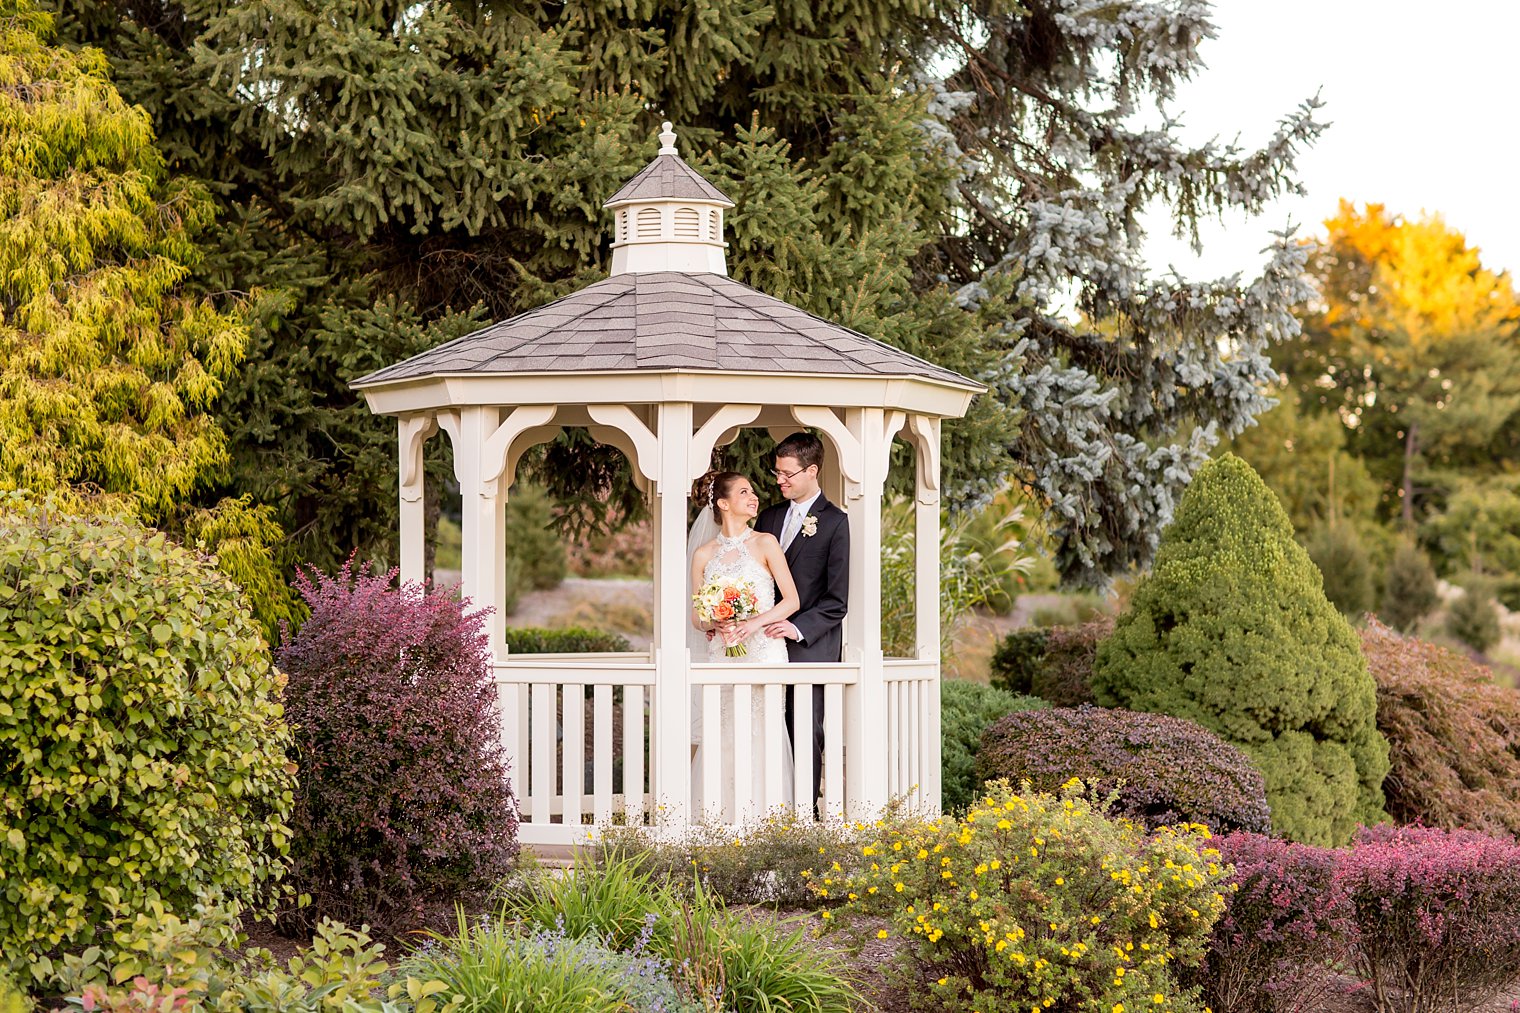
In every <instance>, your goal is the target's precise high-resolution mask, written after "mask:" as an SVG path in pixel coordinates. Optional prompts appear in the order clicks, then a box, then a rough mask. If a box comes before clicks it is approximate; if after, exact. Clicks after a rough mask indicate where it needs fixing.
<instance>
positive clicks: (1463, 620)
mask: <svg viewBox="0 0 1520 1013" xmlns="http://www.w3.org/2000/svg"><path fill="white" fill-rule="evenodd" d="M1446 632H1447V633H1450V634H1451V635H1452V636H1453V637H1455V638H1456V639H1458V640H1460V641H1461V642H1462V643H1464V644H1466V645H1467V646H1468V647H1471V648H1472V649H1473V650H1475V651H1477V652H1478V653H1479V654H1483V653H1485V652H1486V651H1488V649H1489V648H1491V647H1493V646H1494V645H1495V644H1497V643H1498V642H1499V639H1500V638H1501V637H1502V636H1503V635H1504V632H1503V630H1501V629H1500V628H1499V609H1498V607H1497V606H1496V605H1495V603H1494V589H1493V587H1492V586H1491V585H1490V584H1489V582H1488V581H1487V580H1485V579H1483V578H1482V577H1481V576H1476V575H1475V576H1473V577H1470V578H1468V582H1467V586H1466V587H1465V588H1463V589H1462V594H1461V596H1460V597H1459V598H1457V600H1456V601H1454V602H1452V603H1451V608H1450V609H1449V610H1447V613H1446Z"/></svg>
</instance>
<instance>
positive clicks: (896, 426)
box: [876, 411, 908, 478]
mask: <svg viewBox="0 0 1520 1013" xmlns="http://www.w3.org/2000/svg"><path fill="white" fill-rule="evenodd" d="M907 417H908V413H907V412H903V411H889V412H887V424H886V427H885V428H883V429H882V431H881V432H882V441H881V448H880V453H881V457H880V458H878V459H877V461H876V464H877V467H878V468H880V469H881V470H880V471H878V472H877V474H879V475H881V476H882V477H883V478H885V477H886V475H887V472H889V471H891V470H892V440H893V439H894V438H895V437H896V436H897V433H898V431H899V430H901V429H902V427H903V420H904V419H906V418H907Z"/></svg>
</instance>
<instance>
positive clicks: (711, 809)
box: [687, 471, 800, 823]
mask: <svg viewBox="0 0 1520 1013" xmlns="http://www.w3.org/2000/svg"><path fill="white" fill-rule="evenodd" d="M696 495H697V502H699V503H706V504H707V505H708V506H707V508H706V509H704V510H703V511H702V515H701V516H699V517H698V518H697V521H696V523H695V524H693V525H692V529H691V535H690V537H689V538H688V541H687V545H688V549H689V551H690V553H691V585H690V586H691V590H692V591H693V592H695V591H696V590H697V589H698V588H700V587H702V586H704V585H706V584H708V583H711V582H712V581H715V580H719V579H722V578H737V579H742V580H746V581H748V582H749V583H750V584H751V585H752V586H753V587H754V588H755V592H756V594H757V595H758V596H759V598H760V602H759V606H758V607H759V614H757V615H756V616H755V617H754V618H752V619H746V620H744V621H743V622H732V621H729V622H724V623H718V624H708V623H704V622H703V621H702V619H701V618H700V617H699V616H698V615H697V612H696V609H695V608H693V609H692V616H691V622H692V627H693V636H692V638H691V639H690V640H689V641H688V643H690V644H691V645H692V647H693V650H692V656H693V658H697V657H701V656H702V654H703V652H704V651H705V655H706V660H708V661H710V662H722V663H730V664H731V663H739V664H745V663H748V664H782V665H784V664H786V662H787V652H786V641H785V640H781V639H778V638H774V637H768V636H766V635H765V627H766V624H767V623H773V622H776V621H777V620H780V619H787V618H790V617H791V615H792V614H793V613H794V612H796V611H797V607H798V604H799V601H800V599H799V598H798V596H797V586H796V584H795V583H793V581H792V571H791V570H790V569H789V568H788V567H787V565H786V556H785V555H784V554H783V553H782V551H781V543H780V542H778V541H777V540H776V537H775V536H774V535H768V534H764V533H762V532H759V531H755V530H753V529H752V528H750V523H751V522H752V521H754V519H755V515H756V514H758V513H759V512H760V497H759V496H757V495H756V494H755V490H754V487H753V486H752V485H750V481H749V479H747V478H745V477H744V476H743V475H740V474H738V473H737V472H732V471H724V472H709V473H708V474H706V475H703V476H702V478H701V479H699V480H698V483H697V493H696ZM778 591H779V592H780V593H779V595H778V594H777V592H778ZM778 599H779V600H778ZM735 644H743V645H744V648H745V651H746V653H745V654H743V655H741V656H739V657H738V658H731V657H728V656H726V655H725V654H724V648H725V647H730V646H733V645H735ZM721 692H722V709H721V710H722V729H721V731H720V739H719V742H718V746H719V748H721V749H722V751H723V762H722V775H721V778H720V784H721V785H722V786H723V787H722V792H721V794H722V799H721V801H720V800H716V799H715V800H711V802H708V801H707V800H704V799H703V798H702V755H703V754H702V749H703V736H702V733H703V729H702V708H701V706H700V704H699V699H700V690H697V691H694V693H693V700H692V743H693V745H694V746H695V747H696V752H695V753H694V754H693V756H692V794H693V801H694V803H695V810H696V811H697V812H698V813H704V810H706V813H705V814H706V815H708V816H713V817H721V818H722V819H723V820H724V821H725V822H729V823H734V822H740V820H741V819H742V817H743V815H745V814H743V813H741V812H740V811H739V810H738V808H736V806H735V800H734V797H733V795H734V783H733V782H734V757H733V746H732V743H733V742H734V736H735V733H736V732H735V724H736V722H735V720H734V697H733V690H732V688H730V687H727V686H725V687H723V689H722V691H721ZM750 701H751V703H750V713H749V714H748V715H745V719H744V720H742V721H740V722H738V734H748V735H749V736H750V742H751V746H750V757H751V766H750V769H751V772H752V774H751V782H752V783H751V784H750V786H749V789H750V795H749V798H750V799H751V800H753V801H756V802H758V801H759V800H763V799H764V798H765V797H766V794H765V762H764V757H765V748H766V738H765V722H764V710H763V704H764V693H763V690H762V688H761V687H755V690H754V692H753V693H752V694H751V696H750ZM775 725H776V730H777V733H778V735H777V737H778V738H779V739H780V743H781V746H782V773H781V780H782V784H781V799H782V800H783V801H784V802H786V803H787V804H788V805H790V803H791V801H792V747H791V743H790V741H789V740H788V738H787V735H786V732H785V730H784V729H783V728H782V727H781V722H780V720H779V716H778V720H777V721H776V722H775ZM773 797H774V795H773ZM719 807H721V810H720V808H719Z"/></svg>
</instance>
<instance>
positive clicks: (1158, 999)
mask: <svg viewBox="0 0 1520 1013" xmlns="http://www.w3.org/2000/svg"><path fill="white" fill-rule="evenodd" d="M1151 1002H1153V1003H1155V1004H1156V1005H1157V1006H1160V1005H1161V1004H1162V1003H1164V1002H1166V996H1164V995H1162V994H1161V993H1160V992H1157V993H1156V994H1155V995H1153V996H1151Z"/></svg>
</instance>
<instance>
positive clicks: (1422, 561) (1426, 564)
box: [1378, 539, 1441, 633]
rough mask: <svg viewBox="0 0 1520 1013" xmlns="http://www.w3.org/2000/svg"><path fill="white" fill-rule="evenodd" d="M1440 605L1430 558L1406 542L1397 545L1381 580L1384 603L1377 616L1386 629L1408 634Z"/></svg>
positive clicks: (1412, 544) (1415, 546)
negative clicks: (1385, 573) (1386, 626)
mask: <svg viewBox="0 0 1520 1013" xmlns="http://www.w3.org/2000/svg"><path fill="white" fill-rule="evenodd" d="M1440 602H1441V597H1440V595H1439V594H1438V593H1437V592H1436V571H1435V568H1434V567H1432V566H1431V565H1430V557H1429V556H1427V555H1425V553H1424V552H1422V551H1421V550H1420V547H1419V546H1417V545H1415V544H1414V543H1413V542H1411V541H1409V540H1407V539H1406V540H1404V541H1402V542H1400V543H1399V547H1398V549H1397V550H1395V551H1394V554H1393V557H1392V558H1391V559H1390V560H1389V561H1388V573H1387V576H1386V577H1384V579H1383V604H1382V607H1381V608H1379V609H1378V616H1379V618H1381V619H1382V620H1383V621H1384V622H1386V623H1387V624H1388V625H1389V626H1392V627H1393V628H1394V629H1396V630H1398V631H1400V632H1401V633H1409V632H1411V631H1413V630H1414V628H1415V626H1417V625H1418V624H1419V622H1420V620H1421V619H1424V618H1425V617H1426V616H1428V615H1429V614H1430V612H1431V610H1432V609H1434V608H1435V607H1436V606H1437V605H1438V604H1440Z"/></svg>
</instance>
